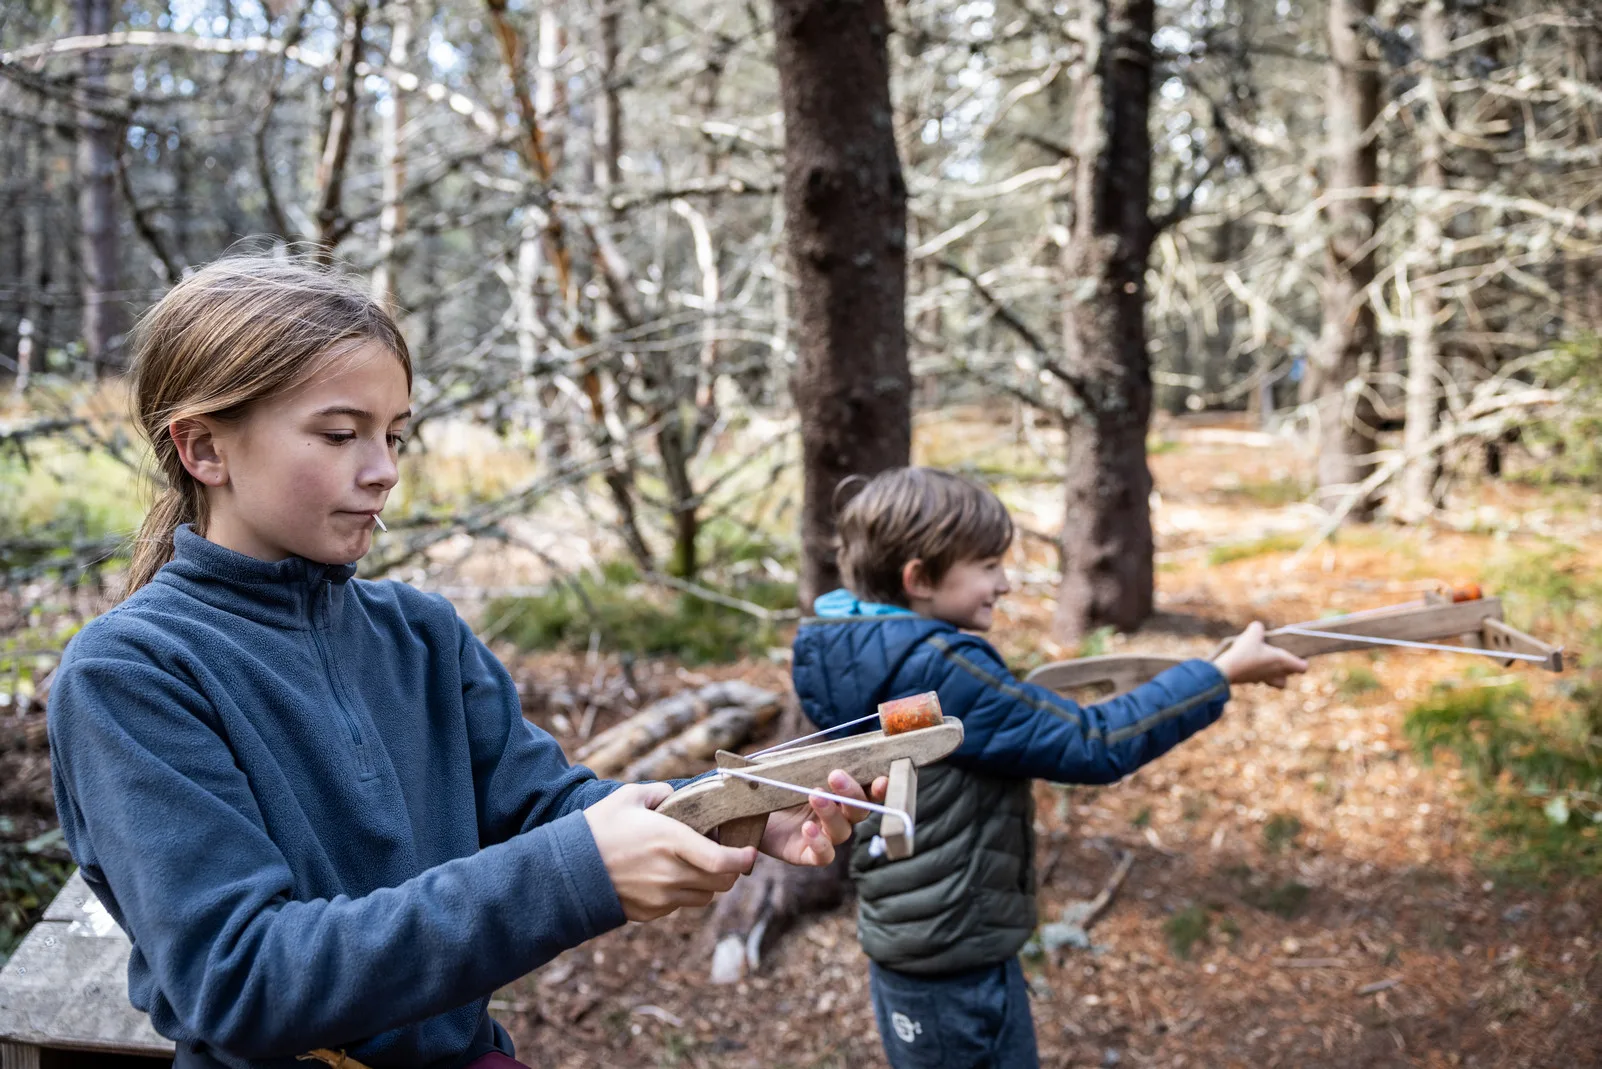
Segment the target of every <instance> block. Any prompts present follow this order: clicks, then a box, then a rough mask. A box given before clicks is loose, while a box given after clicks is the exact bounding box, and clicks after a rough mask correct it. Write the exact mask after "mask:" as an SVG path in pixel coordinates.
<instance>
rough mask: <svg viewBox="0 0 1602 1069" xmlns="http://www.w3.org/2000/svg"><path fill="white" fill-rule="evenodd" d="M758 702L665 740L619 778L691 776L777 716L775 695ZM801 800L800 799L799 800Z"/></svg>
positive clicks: (728, 709)
mask: <svg viewBox="0 0 1602 1069" xmlns="http://www.w3.org/2000/svg"><path fill="white" fill-rule="evenodd" d="M772 698H773V700H772V701H768V702H764V703H763V704H761V705H758V706H755V707H754V708H752V707H747V706H743V705H730V706H725V707H724V708H722V709H719V710H717V711H716V712H714V713H713V714H712V715H711V716H709V717H707V718H706V719H705V720H702V721H701V722H700V723H698V724H692V725H691V726H690V727H689V728H687V729H685V731H684V732H683V733H681V734H679V735H676V736H674V737H673V738H670V739H668V740H667V741H666V742H664V743H662V744H660V745H659V746H657V747H656V748H655V749H654V750H652V751H651V752H650V753H648V754H646V755H645V756H644V757H642V758H640V759H639V760H637V761H635V762H634V763H633V764H631V765H629V766H628V767H627V768H625V769H624V770H623V774H622V775H621V776H619V777H618V778H619V779H623V780H629V781H636V780H658V779H676V778H679V777H683V776H694V775H697V774H698V773H701V772H705V771H706V770H707V769H708V768H709V767H711V765H712V762H713V759H714V758H715V757H716V755H717V752H718V751H719V750H733V749H736V748H738V747H739V746H741V745H743V744H744V743H745V742H746V741H747V740H749V739H750V738H751V737H752V736H753V735H755V734H757V733H758V732H759V731H761V730H762V729H763V728H765V727H767V726H768V725H769V724H770V723H772V722H773V718H774V717H776V716H778V715H779V700H778V696H777V695H773V696H772ZM802 800H803V801H804V799H802Z"/></svg>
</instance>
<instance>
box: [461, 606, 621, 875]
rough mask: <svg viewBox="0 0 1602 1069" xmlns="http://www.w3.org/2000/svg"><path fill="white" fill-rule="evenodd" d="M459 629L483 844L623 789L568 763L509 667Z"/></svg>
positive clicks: (464, 699) (465, 629)
mask: <svg viewBox="0 0 1602 1069" xmlns="http://www.w3.org/2000/svg"><path fill="white" fill-rule="evenodd" d="M452 612H453V613H454V610H452ZM457 627H458V632H459V633H458V641H459V643H460V649H461V664H462V705H463V708H464V709H465V710H466V715H467V731H468V741H469V744H470V746H471V750H472V754H473V783H474V784H475V786H476V787H477V790H478V825H479V841H480V842H482V843H485V844H486V845H487V844H489V843H499V842H505V841H506V840H507V839H510V838H511V837H512V836H514V835H518V834H520V833H523V832H527V831H529V830H531V829H533V828H535V827H537V826H538V825H541V824H545V823H548V822H549V821H552V820H556V819H557V818H558V817H562V816H566V815H567V814H569V813H575V812H578V811H579V810H582V809H585V808H588V807H589V806H591V805H593V804H595V803H596V802H598V801H600V800H601V799H602V798H605V797H606V796H607V795H609V794H611V793H612V792H613V791H615V790H617V789H618V787H620V786H622V784H620V783H614V782H612V781H610V780H598V779H596V778H595V775H594V773H592V772H591V771H590V770H589V769H587V768H583V767H581V766H573V765H569V764H568V763H567V758H566V756H565V755H564V754H563V753H562V748H561V746H560V745H558V743H557V741H556V740H555V739H553V738H552V737H551V736H550V735H549V734H547V733H546V732H545V731H543V730H541V729H540V728H538V727H536V726H535V725H533V724H531V723H529V722H528V720H527V719H526V718H525V717H524V716H523V704H522V702H521V701H520V700H519V698H518V696H517V684H516V683H514V682H513V681H512V677H511V675H509V674H508V673H507V671H506V668H505V666H503V665H502V664H501V662H500V660H499V659H498V658H497V657H496V656H495V654H493V653H491V652H490V650H489V648H488V647H486V646H485V645H484V643H482V642H480V641H479V639H478V636H477V635H474V634H473V632H472V629H470V628H469V627H468V626H467V624H466V623H465V622H463V621H461V620H460V619H458V620H457ZM608 887H610V881H608Z"/></svg>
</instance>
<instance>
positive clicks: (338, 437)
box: [323, 431, 356, 445]
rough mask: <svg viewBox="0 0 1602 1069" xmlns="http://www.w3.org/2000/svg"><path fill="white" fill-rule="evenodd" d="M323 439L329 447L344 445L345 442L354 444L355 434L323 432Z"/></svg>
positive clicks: (351, 432) (349, 432) (350, 432)
mask: <svg viewBox="0 0 1602 1069" xmlns="http://www.w3.org/2000/svg"><path fill="white" fill-rule="evenodd" d="M323 437H324V438H325V439H327V440H328V442H329V444H331V445H344V444H345V443H346V442H354V441H355V440H356V432H355V431H324V432H323Z"/></svg>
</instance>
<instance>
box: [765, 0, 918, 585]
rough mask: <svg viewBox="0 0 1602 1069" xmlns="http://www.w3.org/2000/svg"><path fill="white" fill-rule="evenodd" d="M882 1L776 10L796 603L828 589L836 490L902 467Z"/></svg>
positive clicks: (902, 388) (903, 362)
mask: <svg viewBox="0 0 1602 1069" xmlns="http://www.w3.org/2000/svg"><path fill="white" fill-rule="evenodd" d="M888 33H889V22H888V19H887V17H886V14H885V8H884V3H883V0H861V2H860V3H849V4H848V3H837V2H830V0H775V3H774V34H775V38H776V44H777V59H778V68H779V89H780V96H781V99H782V101H783V106H784V131H785V157H784V210H785V223H786V236H787V239H788V240H787V244H788V246H789V253H790V264H791V269H792V270H793V271H794V276H795V280H796V287H795V304H794V306H793V308H792V309H791V313H792V315H793V317H794V324H795V329H794V335H795V337H796V338H797V339H799V350H800V351H799V353H798V359H797V366H796V370H795V374H794V378H793V381H792V383H791V388H792V391H793V393H794V396H795V402H796V408H797V409H798V410H799V411H800V415H801V454H802V471H803V479H804V488H803V490H802V503H801V549H802V565H801V590H800V594H801V603H802V605H803V606H804V607H807V608H810V606H811V604H812V600H813V598H815V597H816V596H817V595H819V594H821V593H824V592H826V591H828V590H831V589H833V588H834V587H835V586H837V585H838V584H839V581H840V574H839V570H838V567H837V565H836V563H835V558H834V546H833V543H834V534H835V491H836V489H837V488H838V487H839V485H840V482H841V480H843V479H845V478H846V477H848V476H851V475H873V474H876V473H878V472H880V471H884V470H885V469H887V468H894V467H899V466H901V465H904V464H906V463H907V459H908V457H909V455H910V452H911V447H912V410H911V391H912V375H911V371H910V370H909V369H908V366H907V334H906V324H905V322H904V320H903V315H904V312H905V304H906V284H907V280H906V274H907V265H906V234H907V214H906V213H907V190H906V185H905V183H904V182H903V181H902V177H901V164H900V161H899V159H898V158H897V156H896V143H895V137H894V130H893V124H892V122H891V110H890V82H889V73H890V72H889V58H888V55H887V53H886V48H885V43H886V35H887V34H888Z"/></svg>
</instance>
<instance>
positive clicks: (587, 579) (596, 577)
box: [484, 563, 796, 664]
mask: <svg viewBox="0 0 1602 1069" xmlns="http://www.w3.org/2000/svg"><path fill="white" fill-rule="evenodd" d="M719 592H720V593H723V594H727V595H730V596H732V597H737V598H740V599H742V600H744V601H749V602H752V603H753V604H755V605H758V606H761V607H762V608H765V609H771V610H784V609H793V608H795V606H796V592H795V586H794V584H792V583H787V582H782V581H779V580H774V579H768V578H762V579H751V580H749V581H747V582H744V583H741V584H738V585H731V586H729V587H726V588H724V589H721V590H720V591H719ZM484 620H485V634H486V637H491V638H493V637H502V638H506V639H508V640H509V641H511V642H512V643H513V644H514V645H516V646H517V647H518V648H520V649H525V650H544V649H568V650H575V651H577V650H584V649H587V648H589V645H590V636H591V635H592V634H594V635H596V636H597V638H598V641H599V643H600V647H601V648H602V649H607V650H620V651H626V652H629V653H634V654H638V655H642V656H655V655H664V654H670V655H673V656H677V657H680V658H682V659H683V660H685V661H686V662H689V663H692V664H695V663H704V662H719V661H733V660H738V659H739V658H741V657H745V656H750V655H753V654H759V653H762V652H764V651H766V650H767V649H769V648H770V647H772V646H774V645H776V644H777V643H778V641H779V638H778V632H777V629H776V628H775V626H774V625H773V623H772V622H771V621H766V620H762V619H759V618H757V617H755V616H752V615H751V614H750V613H747V612H743V611H741V610H739V609H734V608H729V607H726V606H723V605H718V604H714V603H712V602H709V601H706V600H704V599H702V598H699V597H695V596H693V595H690V594H679V593H674V592H671V591H663V590H660V589H658V588H656V587H653V586H649V585H646V584H643V583H641V582H639V581H638V573H637V572H636V571H635V570H634V569H633V567H632V566H631V565H627V564H618V563H613V564H608V565H605V566H603V567H602V568H601V569H600V571H599V572H598V573H590V574H586V575H583V576H580V577H578V578H576V579H572V580H569V581H566V582H561V583H556V584H553V585H552V586H551V587H550V589H548V590H547V591H546V592H545V593H543V594H539V595H536V596H533V597H515V598H497V599H495V600H494V601H492V602H490V604H489V605H488V607H487V608H486V610H485V614H484Z"/></svg>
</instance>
